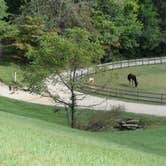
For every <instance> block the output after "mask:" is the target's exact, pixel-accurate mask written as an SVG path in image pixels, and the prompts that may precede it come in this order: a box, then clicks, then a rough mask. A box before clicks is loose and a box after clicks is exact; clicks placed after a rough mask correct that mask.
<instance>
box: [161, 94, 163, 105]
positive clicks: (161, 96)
mask: <svg viewBox="0 0 166 166" xmlns="http://www.w3.org/2000/svg"><path fill="white" fill-rule="evenodd" d="M161 104H163V94H161Z"/></svg>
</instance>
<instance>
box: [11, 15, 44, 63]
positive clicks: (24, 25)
mask: <svg viewBox="0 0 166 166" xmlns="http://www.w3.org/2000/svg"><path fill="white" fill-rule="evenodd" d="M17 28H18V34H17V36H16V37H15V41H14V43H13V46H14V47H15V49H16V54H17V56H16V57H15V58H16V59H18V60H21V62H28V61H29V60H28V59H27V57H26V56H25V54H26V53H27V52H28V50H29V49H31V47H36V46H37V45H38V38H39V37H40V36H41V35H42V34H43V33H44V22H43V21H42V19H41V18H39V17H31V16H25V17H23V18H21V19H20V20H19V21H18V22H17Z"/></svg>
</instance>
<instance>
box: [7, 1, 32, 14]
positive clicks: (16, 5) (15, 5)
mask: <svg viewBox="0 0 166 166" xmlns="http://www.w3.org/2000/svg"><path fill="white" fill-rule="evenodd" d="M5 1H6V3H7V6H8V12H9V13H10V14H14V15H19V14H20V13H21V10H20V8H21V6H23V5H25V4H26V3H27V2H28V1H30V0H14V1H13V0H5Z"/></svg>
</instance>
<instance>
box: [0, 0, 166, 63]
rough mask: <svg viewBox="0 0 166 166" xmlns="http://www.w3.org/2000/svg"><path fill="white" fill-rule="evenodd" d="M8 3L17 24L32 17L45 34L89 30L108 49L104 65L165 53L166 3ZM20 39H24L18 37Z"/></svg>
mask: <svg viewBox="0 0 166 166" xmlns="http://www.w3.org/2000/svg"><path fill="white" fill-rule="evenodd" d="M6 3H7V6H8V12H9V13H11V14H12V17H11V18H12V21H13V18H15V19H14V20H15V21H14V23H15V22H17V25H18V24H19V23H20V22H19V21H18V20H20V18H24V17H26V16H31V17H32V18H33V17H38V18H39V17H41V18H42V19H43V22H44V23H45V26H44V31H45V32H46V31H52V29H54V28H55V29H56V30H57V31H58V33H61V34H63V33H64V31H65V29H67V28H74V27H80V28H83V29H86V30H87V31H89V32H90V33H91V34H93V38H98V39H99V40H100V44H102V46H103V48H104V50H105V55H104V58H102V61H104V62H107V61H110V60H112V59H118V58H121V57H122V58H134V57H137V56H139V57H140V56H152V55H155V56H156V55H164V54H165V52H166V50H165V46H166V36H165V34H166V33H165V26H166V21H165V20H166V19H165V16H166V13H165V11H166V3H165V2H164V1H163V0H160V1H158V0H139V1H137V0H104V1H103V0H49V1H48V0H16V1H12V0H6ZM0 4H1V8H2V9H3V10H1V11H0V15H1V19H2V17H3V18H4V17H6V16H7V14H6V12H5V13H4V11H6V10H7V7H6V5H5V3H4V1H3V0H1V1H0ZM18 18H19V19H18ZM9 20H10V17H9ZM4 24H6V23H5V22H4V21H3V22H2V21H1V24H0V31H1V33H2V31H4V30H2V29H3V28H4V27H6V26H4ZM2 27H3V28H2ZM8 27H9V26H8ZM18 29H19V30H20V26H18ZM9 31H10V30H9ZM9 31H8V32H9ZM28 36H29V37H31V35H28ZM20 37H21V36H20ZM22 37H23V36H22ZM22 37H21V38H22ZM18 40H20V41H23V38H22V39H18V36H17V41H18ZM28 40H31V39H28Z"/></svg>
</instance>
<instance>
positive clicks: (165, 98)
mask: <svg viewBox="0 0 166 166" xmlns="http://www.w3.org/2000/svg"><path fill="white" fill-rule="evenodd" d="M80 89H81V90H83V91H85V92H88V93H94V94H97V95H104V96H108V97H109V96H110V97H118V98H123V99H130V100H135V101H138V102H139V101H143V102H150V103H158V104H166V93H154V92H145V91H143V90H126V89H121V88H106V87H102V86H90V85H84V86H82V87H80Z"/></svg>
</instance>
